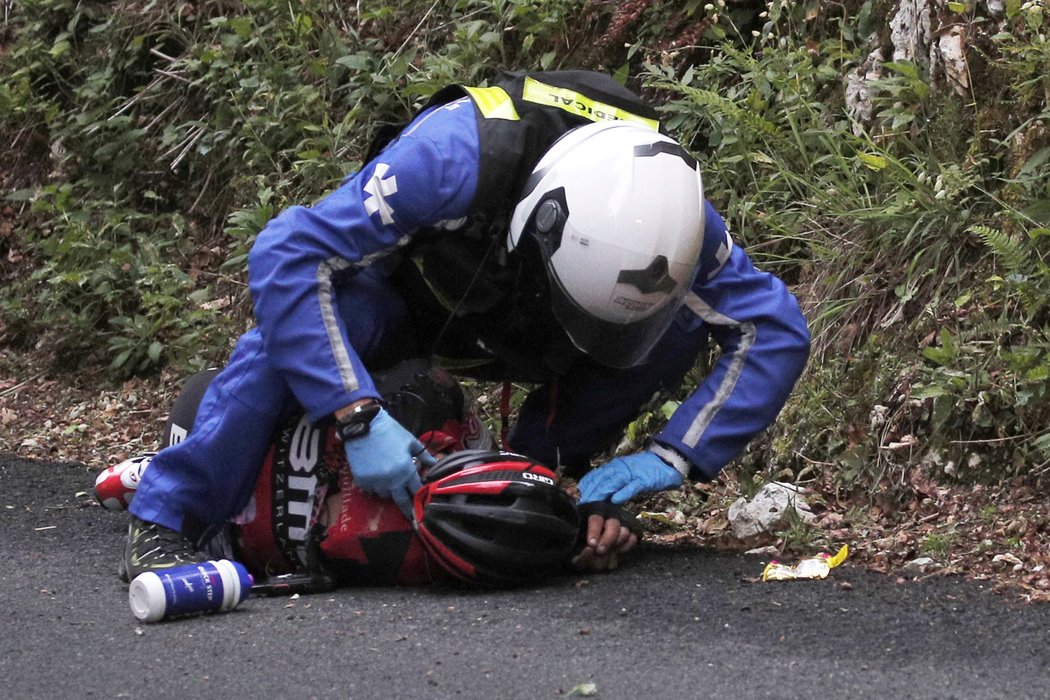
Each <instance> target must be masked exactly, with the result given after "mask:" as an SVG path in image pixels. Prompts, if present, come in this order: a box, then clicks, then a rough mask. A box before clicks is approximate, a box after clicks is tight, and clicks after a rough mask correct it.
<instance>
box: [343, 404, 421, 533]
mask: <svg viewBox="0 0 1050 700" xmlns="http://www.w3.org/2000/svg"><path fill="white" fill-rule="evenodd" d="M343 448H344V449H345V450H346V459H347V461H348V462H350V473H351V474H353V475H354V483H356V484H357V485H358V486H360V487H361V488H362V489H364V490H365V491H368V492H370V493H374V494H375V495H377V496H379V497H381V498H392V499H393V500H394V502H395V503H397V505H398V507H399V508H401V512H402V513H404V514H405V517H407V518H408V519H409V520H411V519H412V497H413V496H414V495H415V493H416V491H418V490H419V489H420V488H422V486H423V482H422V481H421V480H420V478H419V468H420V466H425V467H429V466H431V465H433V464H434V462H435V461H437V460H435V459H434V457H433V456H431V454H430V453H429V452H427V451H426V448H424V447H423V443H421V442H420V441H419V440H417V439H416V438H415V437H413V435H412V433H410V432H408V431H407V430H405V428H404V427H403V426H402V425H401V424H400V423H398V422H397V420H395V419H394V417H393V416H391V415H390V414H389V413H387V412H386V409H382V408H381V409H379V413H377V414H376V417H375V418H373V419H372V425H371V427H370V428H369V430H368V434H367V435H364V436H363V437H359V438H357V439H355V440H348V441H347V442H344V443H343Z"/></svg>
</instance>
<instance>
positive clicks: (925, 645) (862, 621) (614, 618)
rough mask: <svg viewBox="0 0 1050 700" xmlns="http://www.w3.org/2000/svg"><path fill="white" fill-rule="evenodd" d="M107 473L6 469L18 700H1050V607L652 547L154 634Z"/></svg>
mask: <svg viewBox="0 0 1050 700" xmlns="http://www.w3.org/2000/svg"><path fill="white" fill-rule="evenodd" d="M94 474H95V472H94V470H89V469H87V468H86V467H84V466H83V465H78V464H56V463H50V462H41V461H26V460H22V459H19V458H15V457H13V456H11V455H4V454H0V541H2V542H3V548H2V550H0V551H3V552H4V557H3V563H2V569H0V591H2V596H3V601H4V612H3V613H0V620H2V625H0V629H2V630H3V634H2V635H0V683H2V685H0V688H2V690H0V692H2V693H3V695H4V696H5V697H9V698H19V699H21V698H54V697H58V698H72V697H77V698H82V697H151V698H169V697H170V698H218V697H226V698H229V697H235V698H240V697H258V698H263V697H266V698H276V697H295V698H313V697H318V698H327V697H338V698H501V699H504V698H545V697H558V696H565V695H569V694H570V693H571V692H572V691H573V689H574V688H577V687H579V686H580V684H587V683H593V684H594V685H595V686H596V689H597V694H596V696H595V697H598V698H639V697H661V698H707V697H718V698H764V697H773V698H845V697H849V698H880V699H885V698H1028V697H1047V695H1048V694H1050V668H1048V665H1050V606H1039V605H1036V606H1022V605H1018V604H1016V603H1012V602H1011V601H1009V600H1005V599H1003V598H1001V597H998V596H995V595H993V594H991V593H988V592H987V591H985V590H984V589H982V588H981V587H980V586H979V585H977V584H974V583H968V582H964V581H959V580H953V579H938V580H928V581H924V582H921V583H919V582H909V583H906V584H897V583H895V582H894V581H893V580H892V579H889V578H886V577H883V576H879V575H877V574H872V573H869V572H866V571H863V570H860V569H856V568H852V567H850V566H849V563H848V562H847V564H845V565H843V566H842V567H840V568H838V569H835V570H834V571H833V572H832V575H831V577H829V578H828V579H826V580H823V581H791V582H778V583H762V582H757V581H756V577H757V576H758V574H759V573H760V572H761V569H762V565H763V562H762V561H761V560H760V559H758V558H756V557H746V556H734V555H723V554H716V553H712V552H708V551H704V550H697V549H669V548H657V547H646V546H644V545H643V547H642V548H641V550H640V551H638V552H637V554H636V555H635V556H633V557H632V558H631V559H629V561H628V562H627V563H626V564H625V565H624V566H623V567H622V568H621V569H620V570H619V571H617V572H614V573H612V574H604V575H592V576H587V577H573V576H566V577H564V578H561V579H558V580H554V581H551V582H550V583H549V584H547V585H544V586H543V587H536V588H529V589H525V590H517V591H504V592H496V593H492V592H486V593H469V592H463V591H457V590H451V589H434V588H429V589H404V588H402V589H398V588H386V589H383V588H365V589H344V590H339V591H336V592H334V593H331V594H325V595H314V596H303V597H301V598H299V599H289V598H259V599H255V598H253V599H249V600H248V601H246V602H245V603H244V604H243V605H242V606H241V607H240V608H238V609H237V610H235V611H233V612H230V613H226V614H220V615H210V616H203V617H197V618H189V619H182V620H178V621H172V622H164V623H160V624H153V625H145V624H140V623H138V622H137V621H136V620H135V618H134V617H133V616H132V615H131V612H130V610H129V608H128V604H127V591H126V587H125V586H124V585H123V584H121V583H120V582H119V581H118V580H117V577H116V573H115V572H116V562H117V557H118V553H119V551H120V548H121V535H122V531H123V529H124V527H125V525H126V522H125V519H124V517H122V516H121V515H118V514H114V513H110V512H108V511H105V510H103V509H102V508H100V507H98V506H96V505H94V501H93V498H92V497H91V496H90V492H91V487H92V484H93V480H94ZM78 492H82V493H81V495H79V496H78V495H77V493H78ZM844 584H845V585H844Z"/></svg>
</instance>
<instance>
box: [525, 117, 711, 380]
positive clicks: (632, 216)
mask: <svg viewBox="0 0 1050 700" xmlns="http://www.w3.org/2000/svg"><path fill="white" fill-rule="evenodd" d="M703 237H704V191H703V182H702V181H701V178H700V169H699V167H698V166H697V163H696V161H695V160H694V159H693V158H692V157H691V156H690V155H689V154H688V153H687V152H686V151H685V149H684V148H682V147H681V146H680V145H679V144H678V143H677V142H675V141H674V140H673V139H671V138H669V137H667V136H665V135H663V134H660V133H659V132H657V131H654V130H652V129H648V128H645V127H643V126H640V125H637V124H632V123H629V122H625V121H607V122H599V123H595V124H588V125H586V126H581V127H578V128H576V129H573V130H572V131H570V132H568V133H567V134H565V135H564V136H562V137H561V138H560V139H559V140H558V141H556V142H555V143H554V145H553V146H551V148H550V150H548V151H547V153H546V154H544V156H543V158H541V159H540V161H539V163H538V164H537V165H536V167H535V169H534V170H533V171H532V174H531V175H530V176H529V179H528V181H527V182H526V184H525V188H524V193H523V194H522V198H521V200H520V201H519V202H518V204H517V206H516V207H515V209H514V213H513V215H512V216H511V221H510V234H509V237H508V244H507V245H508V249H509V250H510V251H515V250H518V249H520V248H523V247H528V246H530V245H531V244H530V243H529V242H528V241H530V240H532V241H535V243H536V244H537V245H538V249H539V254H540V256H541V257H542V259H543V264H544V266H545V268H546V270H547V276H548V278H549V280H550V294H551V304H552V307H553V311H554V315H555V317H556V318H557V320H558V322H559V323H560V324H561V326H562V328H563V329H564V330H565V332H566V333H567V335H568V336H569V338H570V340H572V342H573V344H574V345H576V347H578V348H579V349H580V350H582V351H583V352H585V353H587V354H588V355H590V356H591V357H593V358H594V359H595V360H597V361H599V362H601V363H602V364H605V365H608V366H610V367H618V368H626V367H633V366H635V365H638V364H641V363H642V362H644V361H645V359H646V358H647V356H648V354H649V351H650V350H652V348H653V346H654V345H656V343H657V341H659V340H660V338H661V337H662V336H663V334H664V332H665V331H666V330H667V329H668V327H669V326H670V325H671V322H672V321H673V320H674V317H675V314H676V313H677V311H678V309H679V308H680V307H681V304H682V300H683V299H684V298H685V295H686V294H687V293H688V292H689V287H690V285H691V284H692V282H693V277H694V276H695V274H696V270H697V266H698V263H699V258H700V247H701V245H702V243H703Z"/></svg>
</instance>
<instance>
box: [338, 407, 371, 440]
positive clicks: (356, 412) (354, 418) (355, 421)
mask: <svg viewBox="0 0 1050 700" xmlns="http://www.w3.org/2000/svg"><path fill="white" fill-rule="evenodd" d="M381 408H382V406H381V405H380V404H379V402H378V401H370V402H369V403H363V404H361V405H360V406H354V408H353V409H351V411H350V413H348V414H346V415H345V416H343V417H342V418H339V419H338V420H336V422H335V433H336V435H338V436H339V439H340V440H342V441H343V442H346V441H347V440H356V439H357V438H359V437H364V436H365V435H368V431H369V430H370V429H371V427H372V419H373V418H375V417H376V416H377V415H378V414H379V411H380V409H381Z"/></svg>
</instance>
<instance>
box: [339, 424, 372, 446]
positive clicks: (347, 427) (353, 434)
mask: <svg viewBox="0 0 1050 700" xmlns="http://www.w3.org/2000/svg"><path fill="white" fill-rule="evenodd" d="M370 427H371V424H370V423H344V424H342V425H340V426H339V429H338V432H339V438H340V439H341V440H342V441H343V442H346V441H347V440H353V439H354V438H359V437H361V436H362V435H367V434H368V429H369V428H370Z"/></svg>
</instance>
